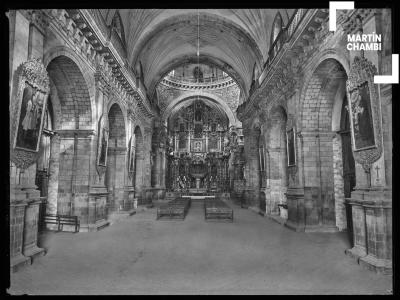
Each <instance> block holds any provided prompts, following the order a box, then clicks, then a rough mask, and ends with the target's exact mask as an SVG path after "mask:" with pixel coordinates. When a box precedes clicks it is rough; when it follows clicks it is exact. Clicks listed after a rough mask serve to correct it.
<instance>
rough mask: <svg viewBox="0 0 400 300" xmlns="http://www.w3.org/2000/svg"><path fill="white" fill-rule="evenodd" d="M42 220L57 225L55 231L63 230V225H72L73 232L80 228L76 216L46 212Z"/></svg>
mask: <svg viewBox="0 0 400 300" xmlns="http://www.w3.org/2000/svg"><path fill="white" fill-rule="evenodd" d="M44 222H45V223H47V224H55V225H57V231H63V229H64V225H71V226H74V227H75V231H74V232H75V233H76V232H79V228H80V224H79V219H78V216H68V215H50V214H46V215H45V217H44Z"/></svg>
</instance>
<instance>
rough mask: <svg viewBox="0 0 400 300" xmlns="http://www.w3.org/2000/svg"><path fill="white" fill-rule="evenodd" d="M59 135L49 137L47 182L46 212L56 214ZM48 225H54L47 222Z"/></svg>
mask: <svg viewBox="0 0 400 300" xmlns="http://www.w3.org/2000/svg"><path fill="white" fill-rule="evenodd" d="M59 160H60V136H59V135H57V134H54V135H53V136H52V137H51V147H50V162H49V182H48V192H47V206H46V213H47V214H52V215H55V214H57V198H58V180H59V176H58V173H59V166H60V161H59ZM48 225H49V226H54V225H52V224H48Z"/></svg>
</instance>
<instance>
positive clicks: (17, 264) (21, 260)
mask: <svg viewBox="0 0 400 300" xmlns="http://www.w3.org/2000/svg"><path fill="white" fill-rule="evenodd" d="M31 264H32V259H31V258H30V257H26V256H24V255H22V254H19V255H17V256H15V257H12V258H11V259H10V270H11V271H12V272H17V271H18V270H20V269H21V268H23V267H24V266H26V265H31Z"/></svg>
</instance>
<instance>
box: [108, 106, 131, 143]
mask: <svg viewBox="0 0 400 300" xmlns="http://www.w3.org/2000/svg"><path fill="white" fill-rule="evenodd" d="M117 108H118V109H119V111H118V114H117V115H118V117H119V119H118V122H119V123H120V126H122V121H123V125H124V132H123V133H124V134H125V136H124V137H125V139H124V141H125V145H127V144H128V139H127V136H128V128H129V121H128V113H127V111H126V110H125V109H124V107H123V106H122V105H121V104H120V103H119V101H118V100H112V101H110V102H109V103H108V105H107V115H110V112H111V109H113V110H114V113H115V112H116V110H117ZM108 123H109V124H110V120H109V119H108ZM119 134H120V135H121V133H119Z"/></svg>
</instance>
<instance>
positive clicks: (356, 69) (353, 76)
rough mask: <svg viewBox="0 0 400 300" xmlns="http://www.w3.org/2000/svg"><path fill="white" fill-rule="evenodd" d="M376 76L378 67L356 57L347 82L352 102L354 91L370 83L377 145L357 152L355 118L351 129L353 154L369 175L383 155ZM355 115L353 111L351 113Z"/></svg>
mask: <svg viewBox="0 0 400 300" xmlns="http://www.w3.org/2000/svg"><path fill="white" fill-rule="evenodd" d="M375 74H376V67H375V66H374V65H373V64H372V63H371V62H370V61H369V60H367V59H366V58H364V57H358V56H356V57H355V58H354V61H353V64H352V66H351V70H350V74H349V78H348V80H347V82H346V88H347V94H348V95H347V99H349V101H351V100H350V99H351V97H350V94H351V93H353V92H354V91H356V90H357V91H358V90H360V89H361V87H362V86H363V85H365V84H366V83H368V88H369V95H370V99H369V100H370V104H371V111H372V114H371V117H372V125H373V133H374V139H375V145H374V146H373V147H369V148H364V149H359V150H357V149H356V147H355V140H354V136H355V135H354V124H353V123H354V122H353V116H352V117H351V118H350V119H351V127H352V139H351V141H352V145H353V153H354V159H355V160H356V161H357V162H358V163H360V164H361V165H362V166H363V168H364V170H365V172H367V173H369V170H370V168H371V165H372V164H373V163H374V162H375V161H377V160H378V159H379V158H380V157H381V155H382V129H381V122H380V119H381V117H380V116H381V113H380V104H379V97H378V94H377V91H376V87H375V84H374V81H373V78H374V75H375ZM351 114H353V111H352V112H351Z"/></svg>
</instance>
